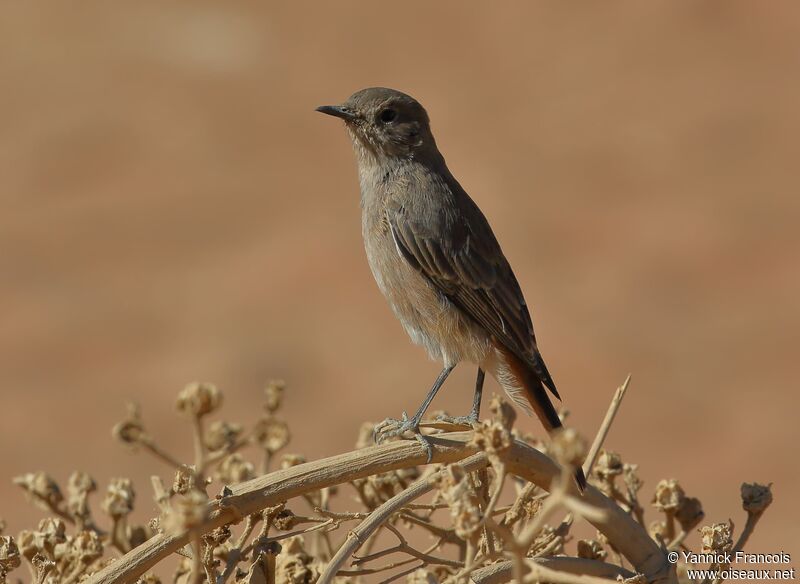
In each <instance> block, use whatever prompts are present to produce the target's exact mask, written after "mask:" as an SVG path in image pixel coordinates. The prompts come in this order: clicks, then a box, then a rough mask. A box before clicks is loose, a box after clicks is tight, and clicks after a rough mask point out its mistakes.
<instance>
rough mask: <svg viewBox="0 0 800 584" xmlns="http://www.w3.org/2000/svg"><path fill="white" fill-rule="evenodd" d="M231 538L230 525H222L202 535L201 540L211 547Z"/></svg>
mask: <svg viewBox="0 0 800 584" xmlns="http://www.w3.org/2000/svg"><path fill="white" fill-rule="evenodd" d="M230 538H231V527H230V525H222V526H220V527H217V528H215V529H212V530H211V531H209V532H208V533H206V534H204V535H203V541H204V542H205V543H206V544H208V545H209V546H211V547H212V548H215V547H218V546H220V545H222V544H224V543H225V542H226V541H228V540H229V539H230Z"/></svg>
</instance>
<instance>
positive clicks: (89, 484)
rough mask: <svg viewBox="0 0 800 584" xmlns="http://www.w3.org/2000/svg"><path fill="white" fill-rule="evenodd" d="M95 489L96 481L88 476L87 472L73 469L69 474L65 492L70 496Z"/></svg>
mask: <svg viewBox="0 0 800 584" xmlns="http://www.w3.org/2000/svg"><path fill="white" fill-rule="evenodd" d="M96 490H97V483H95V482H94V479H93V478H92V477H91V476H89V474H88V473H85V472H81V471H75V472H73V473H72V474H71V475H69V482H68V483H67V492H68V493H69V494H70V496H75V495H82V494H84V493H93V492H94V491H96Z"/></svg>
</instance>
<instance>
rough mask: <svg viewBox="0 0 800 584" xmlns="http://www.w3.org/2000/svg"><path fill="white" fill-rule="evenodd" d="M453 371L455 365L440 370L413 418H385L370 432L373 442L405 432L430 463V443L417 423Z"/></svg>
mask: <svg viewBox="0 0 800 584" xmlns="http://www.w3.org/2000/svg"><path fill="white" fill-rule="evenodd" d="M453 369H455V365H448V366H446V367H445V368H444V369H442V372H441V373H439V377H437V378H436V381H434V382H433V387H431V389H430V391H429V392H428V395H427V396H425V400H424V401H423V402H422V405H421V406H419V409H418V410H417V413H416V414H414V417H413V418H411V419H409V418H408V414H407V413H405V412H403V418H402V419H401V420H396V419H394V418H386V419H385V420H384V421H383V422H381V423H380V424H378V425H377V426H375V429H374V430H373V431H372V436H373V438H374V439H375V442H376V443H377V444H380V443H381V442H383V441H384V440H385V439H386V438H392V437H393V436H400V435H402V434H404V433H405V432H411V433H412V434H414V438H416V439H417V441H418V442H419V443H420V444H422V446H423V447H424V448H425V452H427V453H428V462H430V461H431V458H432V457H433V448H432V447H431V444H430V441H429V440H428V439H427V438H426V437H425V436H423V435H422V433H421V432H420V431H419V423H420V421H421V420H422V416H423V415H424V414H425V411H426V410H427V409H428V406H429V405H431V402H432V401H433V398H434V397H436V393H437V392H438V391H439V389H440V388H441V387H442V384H444V380H445V379H447V376H448V375H450V372H451V371H452V370H453Z"/></svg>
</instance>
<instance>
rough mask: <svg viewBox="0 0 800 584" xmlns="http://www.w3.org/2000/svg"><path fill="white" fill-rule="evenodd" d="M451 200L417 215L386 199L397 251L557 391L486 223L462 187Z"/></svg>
mask: <svg viewBox="0 0 800 584" xmlns="http://www.w3.org/2000/svg"><path fill="white" fill-rule="evenodd" d="M451 202H452V203H453V206H451V207H449V209H448V208H446V207H442V206H439V207H438V209H439V212H438V213H437V212H436V208H433V209H426V211H428V212H426V213H422V214H420V213H419V212H417V213H414V214H413V216H414V217H417V219H416V220H414V219H412V218H411V215H412V214H410V213H408V212H407V210H406V208H405V207H403V206H402V205H391V204H390V205H388V206H387V211H386V212H387V221H388V223H389V226H390V229H391V233H392V237H393V238H394V241H395V244H396V245H397V248H398V251H399V252H400V253H401V254H402V255H403V257H404V258H405V259H406V260H407V261H408V262H409V263H410V264H411V265H412V266H414V267H415V268H417V269H418V270H419V271H420V272H421V273H422V274H424V275H425V276H426V278H427V279H428V280H429V281H430V282H431V283H432V284H433V285H434V286H436V287H437V288H438V289H439V290H440V291H441V292H442V293H443V294H444V295H445V296H447V298H449V299H450V300H451V301H452V302H453V303H454V304H455V305H456V306H458V307H459V308H460V309H461V310H463V311H464V312H465V313H466V314H467V315H469V316H470V317H471V318H472V319H473V320H475V321H476V322H477V323H479V324H480V325H481V326H483V327H484V328H485V329H486V330H487V331H488V332H489V333H490V334H491V335H492V336H493V337H494V338H495V339H496V340H497V341H498V342H500V343H501V344H502V345H503V346H505V347H508V349H509V350H510V351H511V352H512V353H513V354H514V355H516V356H517V357H518V358H519V359H521V360H522V361H524V362H525V363H528V364H529V365H530V366H531V367H532V368H533V369H534V371H535V372H536V374H537V375H538V376H539V378H540V379H541V381H542V383H544V384H545V385H546V386H547V387H548V388H549V389H550V391H552V392H553V395H555V396H556V397H559V395H558V391H557V390H556V387H555V383H553V380H552V378H551V376H550V373H549V372H548V371H547V368H546V367H545V365H544V361H543V360H542V358H541V355H540V353H539V351H538V349H537V347H536V341H535V337H534V334H533V324H532V323H531V317H530V313H529V311H528V307H527V305H526V303H525V298H524V297H523V295H522V290H521V289H520V286H519V283H518V282H517V279H516V277H515V276H514V272H513V271H512V270H511V266H510V265H509V263H508V260H506V258H505V256H504V255H503V252H502V250H501V249H500V245H499V244H498V243H497V240H496V239H495V237H494V234H493V233H492V230H491V228H490V227H489V223H488V222H487V221H486V218H485V217H484V216H483V214H482V213H481V211H480V209H478V207H477V205H475V203H474V202H473V201H472V200H471V199H470V198H469V197H468V196H467V195H466V193H463V192H462V193H457V194H455V196H454V198H453V200H452V201H451ZM445 209H447V210H446V211H445ZM417 211H419V210H417ZM420 216H422V217H424V218H425V220H424V221H422V220H420V219H419V217H420ZM559 399H560V397H559Z"/></svg>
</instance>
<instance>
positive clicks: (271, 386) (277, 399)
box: [264, 379, 286, 414]
mask: <svg viewBox="0 0 800 584" xmlns="http://www.w3.org/2000/svg"><path fill="white" fill-rule="evenodd" d="M285 389H286V383H285V382H284V381H283V380H280V379H273V380H272V381H270V382H269V383H267V387H265V388H264V409H265V410H267V411H268V412H269V413H271V414H274V413H275V412H276V411H278V409H279V408H280V407H281V403H282V402H283V392H284V390H285Z"/></svg>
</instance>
